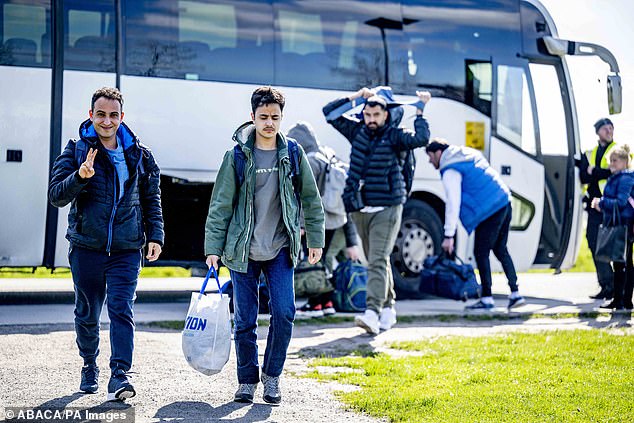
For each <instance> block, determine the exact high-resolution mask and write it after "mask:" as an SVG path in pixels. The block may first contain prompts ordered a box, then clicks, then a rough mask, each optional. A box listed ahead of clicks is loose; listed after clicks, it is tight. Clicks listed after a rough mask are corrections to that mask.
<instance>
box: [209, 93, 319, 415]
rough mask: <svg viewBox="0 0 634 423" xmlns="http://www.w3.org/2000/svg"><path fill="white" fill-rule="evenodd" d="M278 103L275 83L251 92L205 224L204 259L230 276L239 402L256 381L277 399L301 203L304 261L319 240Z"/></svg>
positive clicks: (313, 256)
mask: <svg viewBox="0 0 634 423" xmlns="http://www.w3.org/2000/svg"><path fill="white" fill-rule="evenodd" d="M284 103H285V99H284V96H283V95H282V93H281V92H280V91H278V90H276V89H274V88H271V87H260V88H258V89H256V90H255V91H254V92H253V95H252V96H251V109H252V113H251V119H252V122H247V123H245V124H243V125H242V126H240V127H239V128H238V129H237V130H236V131H235V133H234V135H233V140H234V141H235V142H237V144H238V146H237V148H239V150H237V149H235V148H234V149H231V150H229V151H227V152H226V153H225V156H224V159H223V161H222V165H221V166H220V170H219V171H218V176H217V177H216V184H215V185H214V190H213V195H212V198H211V202H210V204H209V213H208V215H207V223H206V226H205V255H206V256H207V265H208V266H210V267H211V266H214V267H215V268H216V269H217V268H218V263H219V260H220V258H222V262H223V263H224V265H225V266H227V267H228V268H229V270H230V273H231V280H232V281H233V304H234V324H235V334H234V339H235V344H236V356H237V362H238V363H237V364H238V369H237V370H238V372H237V373H238V383H239V387H238V390H237V392H236V393H235V401H237V402H247V403H250V402H253V396H254V393H255V390H256V388H257V384H258V382H259V381H260V380H261V381H262V383H263V385H264V394H263V399H264V401H265V402H267V403H269V404H274V405H275V404H279V403H280V401H281V399H282V396H281V393H280V388H279V379H280V375H281V373H282V370H283V367H284V361H285V359H286V351H287V349H288V345H289V342H290V340H291V336H292V331H293V320H294V318H295V294H294V291H293V271H294V267H295V265H296V264H297V259H298V254H299V251H300V248H301V246H300V231H301V228H300V210H301V211H303V216H304V227H305V231H306V240H307V244H308V248H309V261H310V263H313V264H314V263H317V262H318V261H319V259H320V258H321V254H322V248H323V246H324V212H323V209H322V205H321V197H320V196H319V190H318V189H317V184H316V183H315V178H314V177H313V173H312V171H311V168H310V164H309V162H308V159H307V157H306V155H305V153H304V151H303V149H302V148H301V146H299V145H297V149H295V146H293V145H292V144H293V143H294V141H292V140H290V139H286V138H285V137H284V135H283V134H282V133H281V132H280V123H281V120H282V110H283V109H284ZM295 144H296V143H295ZM293 150H294V151H295V152H293ZM239 173H242V174H239ZM299 203H301V207H300V204H299ZM262 272H263V273H264V275H265V277H266V281H267V285H268V288H269V294H270V298H271V299H270V303H269V308H270V312H271V324H270V326H269V333H268V338H267V344H266V350H265V352H264V362H263V363H262V373H261V374H260V369H259V365H258V346H257V333H256V329H257V317H258V285H259V277H260V273H262Z"/></svg>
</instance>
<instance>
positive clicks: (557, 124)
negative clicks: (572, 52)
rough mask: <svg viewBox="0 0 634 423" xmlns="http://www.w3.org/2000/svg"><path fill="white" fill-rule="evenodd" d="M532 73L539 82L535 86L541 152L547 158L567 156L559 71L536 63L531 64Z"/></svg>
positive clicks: (566, 136) (534, 79)
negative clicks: (549, 156)
mask: <svg viewBox="0 0 634 423" xmlns="http://www.w3.org/2000/svg"><path fill="white" fill-rule="evenodd" d="M530 71H531V76H532V78H533V81H539V83H537V82H535V83H534V85H535V100H536V103H537V116H539V138H540V140H541V152H542V154H543V155H545V156H548V155H553V156H567V155H568V135H567V132H566V114H565V112H564V105H563V102H562V96H561V87H560V86H559V78H558V76H557V71H556V69H555V68H554V66H550V65H540V64H536V63H531V64H530Z"/></svg>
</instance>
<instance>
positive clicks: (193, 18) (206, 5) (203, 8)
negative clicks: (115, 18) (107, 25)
mask: <svg viewBox="0 0 634 423" xmlns="http://www.w3.org/2000/svg"><path fill="white" fill-rule="evenodd" d="M124 5H125V6H124V7H125V9H124V14H125V16H126V20H125V28H124V43H125V70H124V72H125V73H126V74H127V75H141V76H154V77H164V78H180V79H192V80H208V81H228V82H246V83H271V81H272V80H273V17H272V16H273V13H272V8H271V5H270V4H268V3H267V2H259V1H255V0H244V1H231V2H229V1H205V0H187V1H185V0H181V1H169V0H149V1H144V2H137V1H126V2H125V3H124Z"/></svg>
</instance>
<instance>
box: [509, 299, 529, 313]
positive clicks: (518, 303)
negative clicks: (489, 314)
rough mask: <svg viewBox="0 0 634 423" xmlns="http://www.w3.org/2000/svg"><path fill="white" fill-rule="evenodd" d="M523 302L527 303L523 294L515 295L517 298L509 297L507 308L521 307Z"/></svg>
mask: <svg viewBox="0 0 634 423" xmlns="http://www.w3.org/2000/svg"><path fill="white" fill-rule="evenodd" d="M522 304H526V300H525V299H524V297H522V296H519V297H515V298H509V305H508V306H506V308H507V309H509V310H510V309H512V308H513V307H519V306H521V305H522Z"/></svg>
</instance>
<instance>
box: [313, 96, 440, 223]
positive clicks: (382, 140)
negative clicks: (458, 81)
mask: <svg viewBox="0 0 634 423" xmlns="http://www.w3.org/2000/svg"><path fill="white" fill-rule="evenodd" d="M347 101H348V99H346V98H341V99H338V100H335V101H332V102H330V103H328V104H327V105H326V106H324V108H323V112H324V115H325V116H328V114H329V113H330V112H331V111H333V110H335V109H336V108H338V107H339V106H341V105H343V104H345V103H346V102H347ZM328 123H330V124H331V125H332V126H334V127H335V129H337V130H338V131H339V132H341V134H342V135H343V136H344V137H346V138H347V139H348V141H350V144H351V145H352V148H351V150H350V170H349V171H348V179H347V180H346V188H345V190H344V193H343V199H344V203H345V204H346V208H348V205H349V199H350V198H351V197H353V196H354V195H355V193H356V191H357V190H358V187H359V180H360V179H361V176H362V173H363V168H364V167H365V166H366V165H367V170H366V173H365V177H364V180H365V185H364V186H363V189H362V194H363V203H364V204H365V205H366V206H393V205H397V204H403V203H405V201H407V192H406V190H405V181H404V180H403V174H402V173H401V165H400V154H401V152H402V151H405V150H412V149H414V148H417V147H423V146H425V145H427V143H428V142H429V126H428V125H427V121H426V120H425V119H424V118H423V117H422V116H417V117H416V120H415V121H414V129H415V132H412V131H411V130H407V129H402V128H398V127H397V124H395V122H394V120H393V119H390V122H389V123H387V124H386V125H385V126H383V127H382V128H380V129H378V130H376V131H371V130H370V129H368V127H367V126H365V124H364V123H363V121H359V120H357V119H354V118H352V117H349V116H346V115H342V116H340V117H338V118H336V119H334V120H330V121H328ZM377 142H378V144H376V145H375V147H374V151H373V152H372V146H373V144H374V143H377ZM348 211H351V210H348Z"/></svg>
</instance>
